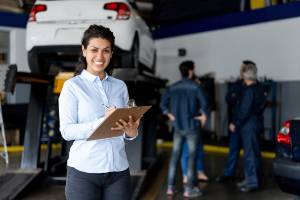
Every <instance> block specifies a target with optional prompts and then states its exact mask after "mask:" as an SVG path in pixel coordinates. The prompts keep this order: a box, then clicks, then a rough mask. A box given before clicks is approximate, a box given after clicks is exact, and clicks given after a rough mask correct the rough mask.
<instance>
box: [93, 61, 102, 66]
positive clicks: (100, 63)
mask: <svg viewBox="0 0 300 200" xmlns="http://www.w3.org/2000/svg"><path fill="white" fill-rule="evenodd" d="M94 63H95V64H97V65H103V64H104V62H97V61H95V62H94Z"/></svg>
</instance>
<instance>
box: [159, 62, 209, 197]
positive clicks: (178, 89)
mask: <svg viewBox="0 0 300 200" xmlns="http://www.w3.org/2000/svg"><path fill="white" fill-rule="evenodd" d="M179 70H180V73H181V75H182V79H181V80H180V81H177V82H176V83H174V84H172V85H171V86H169V87H168V88H167V90H166V92H165V94H164V95H163V96H162V100H161V104H160V107H161V109H162V112H163V113H164V114H165V115H167V116H168V118H169V119H170V121H172V125H173V127H174V136H173V150H172V156H171V160H170V164H169V172H168V188H167V194H168V195H173V194H174V191H175V188H174V186H175V177H176V171H177V167H178V162H179V159H180V154H181V151H182V144H183V140H184V139H185V140H186V141H187V144H188V151H189V161H188V170H187V179H188V180H187V185H186V186H185V188H184V193H183V196H184V197H197V196H201V195H202V192H201V191H200V189H199V188H198V187H195V186H194V176H195V174H194V173H195V156H196V150H197V144H198V137H199V130H200V127H201V123H202V122H203V121H204V120H205V118H206V116H207V115H208V107H207V102H206V99H205V96H204V93H203V91H202V89H201V88H200V86H199V85H198V84H197V83H195V81H193V80H192V77H193V74H194V62H193V61H184V62H182V63H181V64H180V66H179ZM200 109H201V110H202V114H201V113H200Z"/></svg>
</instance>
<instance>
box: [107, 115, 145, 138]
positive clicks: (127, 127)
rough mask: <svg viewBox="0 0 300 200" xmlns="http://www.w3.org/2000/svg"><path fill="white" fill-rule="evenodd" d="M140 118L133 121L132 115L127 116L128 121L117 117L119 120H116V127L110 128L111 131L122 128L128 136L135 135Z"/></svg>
mask: <svg viewBox="0 0 300 200" xmlns="http://www.w3.org/2000/svg"><path fill="white" fill-rule="evenodd" d="M140 120H141V119H138V120H136V121H133V119H132V116H129V120H128V122H126V121H125V120H123V119H119V121H117V122H116V125H117V126H116V127H113V128H111V130H113V131H119V130H122V131H124V132H125V133H126V135H127V136H128V137H136V136H137V134H138V130H137V129H138V127H139V124H140Z"/></svg>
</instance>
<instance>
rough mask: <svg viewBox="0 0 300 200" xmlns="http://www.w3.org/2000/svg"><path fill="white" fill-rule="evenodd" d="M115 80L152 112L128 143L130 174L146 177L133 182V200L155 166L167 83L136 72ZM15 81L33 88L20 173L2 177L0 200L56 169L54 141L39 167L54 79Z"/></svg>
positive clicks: (20, 77) (123, 71)
mask: <svg viewBox="0 0 300 200" xmlns="http://www.w3.org/2000/svg"><path fill="white" fill-rule="evenodd" d="M112 76H114V77H116V78H119V79H121V80H123V81H125V83H126V84H127V86H128V90H129V95H130V97H131V98H134V99H135V100H136V103H137V105H152V108H151V110H150V111H148V112H147V113H146V114H145V116H144V117H143V121H142V123H141V126H140V129H141V130H140V132H141V133H142V134H140V136H139V137H138V138H136V139H135V140H133V141H129V142H126V151H127V155H128V161H129V164H130V171H131V174H132V175H133V176H135V175H141V174H142V176H143V177H142V178H138V180H134V182H135V183H134V185H135V187H134V188H133V189H132V193H133V196H132V199H137V198H138V195H139V188H140V187H142V184H143V180H144V176H145V175H146V172H145V171H147V169H148V168H149V167H151V165H153V163H154V162H155V158H156V151H155V146H156V134H155V131H156V122H155V121H156V120H155V119H157V114H159V107H158V105H159V101H160V89H161V88H163V87H165V85H166V80H162V79H159V78H157V77H155V76H153V75H151V74H143V73H141V72H140V71H139V70H137V69H133V68H119V69H115V70H113V74H112ZM16 79H17V82H19V83H27V84H30V85H31V91H30V101H29V105H28V113H27V119H26V120H27V121H26V130H25V136H24V150H23V154H22V160H21V167H20V169H18V170H15V171H7V172H6V173H5V174H3V175H1V176H0V180H1V181H0V199H15V198H16V197H17V196H18V195H19V194H20V193H21V192H22V191H23V190H24V189H25V188H26V187H28V186H29V185H30V183H32V182H33V181H34V180H41V179H42V175H45V174H46V175H47V174H48V175H49V174H51V171H52V170H51V167H56V166H55V165H54V163H53V162H51V161H50V160H51V151H52V148H51V141H49V142H48V148H47V155H46V161H45V163H44V167H43V168H40V165H39V164H40V163H39V162H40V160H39V158H40V144H41V140H40V139H41V133H42V126H43V118H44V114H45V106H46V100H47V91H48V87H49V85H53V80H54V78H51V77H44V76H39V75H34V74H30V73H18V74H17V78H16ZM145 91H147V92H145ZM127 143H130V145H127ZM64 146H65V144H63V145H62V148H65V147H64ZM65 152H66V151H65ZM65 158H66V156H65ZM60 161H61V162H60V164H66V163H65V161H66V160H65V159H64V158H63V159H62V160H60ZM50 165H51V166H50ZM64 168H65V167H64ZM49 172H50V173H49ZM63 178H64V177H63ZM54 180H55V179H54ZM61 180H65V179H61Z"/></svg>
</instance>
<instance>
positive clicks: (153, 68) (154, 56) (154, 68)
mask: <svg viewBox="0 0 300 200" xmlns="http://www.w3.org/2000/svg"><path fill="white" fill-rule="evenodd" d="M156 59H157V55H156V51H154V55H153V61H152V65H151V70H152V73H153V74H155V71H156Z"/></svg>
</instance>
